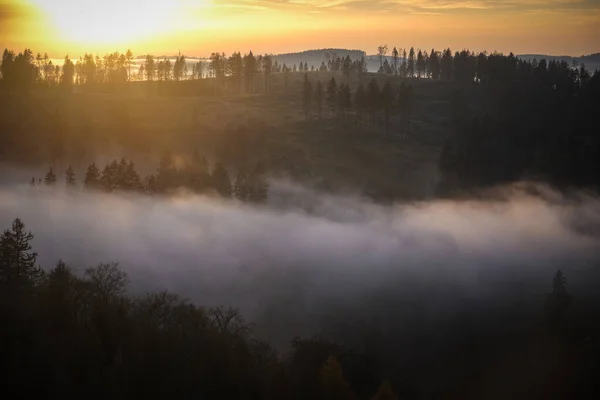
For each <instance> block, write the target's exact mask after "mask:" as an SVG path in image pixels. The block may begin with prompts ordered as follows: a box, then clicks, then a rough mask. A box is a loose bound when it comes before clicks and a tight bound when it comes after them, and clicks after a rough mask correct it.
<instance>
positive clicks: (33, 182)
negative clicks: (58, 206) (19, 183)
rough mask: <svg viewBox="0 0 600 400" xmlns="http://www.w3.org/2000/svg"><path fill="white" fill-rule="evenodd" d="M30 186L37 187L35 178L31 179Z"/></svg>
mask: <svg viewBox="0 0 600 400" xmlns="http://www.w3.org/2000/svg"><path fill="white" fill-rule="evenodd" d="M29 185H30V186H35V176H32V177H31V181H29Z"/></svg>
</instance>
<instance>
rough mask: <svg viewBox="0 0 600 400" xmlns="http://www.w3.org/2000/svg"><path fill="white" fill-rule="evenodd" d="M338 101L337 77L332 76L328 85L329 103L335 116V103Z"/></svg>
mask: <svg viewBox="0 0 600 400" xmlns="http://www.w3.org/2000/svg"><path fill="white" fill-rule="evenodd" d="M336 103H337V84H336V83H335V78H334V77H333V76H332V77H331V80H330V81H329V84H328V85H327V104H328V105H329V108H331V115H332V117H334V118H335V105H336Z"/></svg>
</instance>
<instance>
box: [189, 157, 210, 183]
mask: <svg viewBox="0 0 600 400" xmlns="http://www.w3.org/2000/svg"><path fill="white" fill-rule="evenodd" d="M185 172H186V176H185V184H186V186H187V187H189V188H190V189H192V190H194V191H196V192H202V191H204V190H206V189H207V188H208V187H209V186H210V183H211V182H210V181H211V177H210V174H209V168H208V161H207V160H206V158H205V157H203V156H200V154H199V153H198V152H197V151H194V153H193V154H192V158H191V160H190V163H189V165H188V166H187V170H186V171H185Z"/></svg>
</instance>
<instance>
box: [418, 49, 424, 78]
mask: <svg viewBox="0 0 600 400" xmlns="http://www.w3.org/2000/svg"><path fill="white" fill-rule="evenodd" d="M424 73H425V58H424V57H423V52H422V51H421V50H419V52H418V53H417V78H421V76H422V75H423V74H424Z"/></svg>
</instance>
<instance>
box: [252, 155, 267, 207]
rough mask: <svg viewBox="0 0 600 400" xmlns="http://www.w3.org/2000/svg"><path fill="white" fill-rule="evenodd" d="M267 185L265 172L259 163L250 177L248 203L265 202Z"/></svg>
mask: <svg viewBox="0 0 600 400" xmlns="http://www.w3.org/2000/svg"><path fill="white" fill-rule="evenodd" d="M268 190H269V183H268V182H267V179H266V178H265V172H264V169H263V167H262V165H261V164H260V163H258V164H257V165H256V167H255V168H254V171H252V174H251V175H250V196H249V198H248V200H249V201H251V202H253V203H264V202H265V201H267V194H268Z"/></svg>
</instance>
